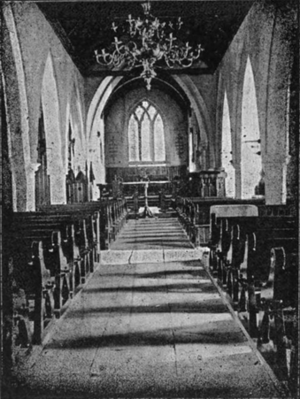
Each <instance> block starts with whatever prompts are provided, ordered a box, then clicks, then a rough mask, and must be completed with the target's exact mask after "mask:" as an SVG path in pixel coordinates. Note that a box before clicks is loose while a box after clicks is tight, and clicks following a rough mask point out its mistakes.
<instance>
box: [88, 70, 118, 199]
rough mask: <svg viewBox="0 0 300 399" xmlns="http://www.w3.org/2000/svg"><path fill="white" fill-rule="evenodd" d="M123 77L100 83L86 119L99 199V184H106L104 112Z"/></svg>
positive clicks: (95, 185) (89, 155) (94, 187)
mask: <svg viewBox="0 0 300 399" xmlns="http://www.w3.org/2000/svg"><path fill="white" fill-rule="evenodd" d="M121 79H122V78H121V77H111V76H108V77H106V78H105V79H103V81H102V82H101V83H100V85H99V87H98V89H97V90H96V93H95V94H94V97H93V99H92V101H91V104H90V106H89V109H88V112H87V118H86V137H87V149H88V154H87V160H88V165H91V164H92V165H93V174H94V176H95V182H94V184H93V190H92V197H93V199H97V198H98V197H99V190H98V188H97V184H101V183H105V179H106V173H105V148H104V146H105V144H104V143H105V140H104V122H103V118H102V112H103V109H104V107H105V105H106V102H107V100H108V98H109V96H110V94H111V93H112V92H113V90H114V88H115V87H116V86H117V84H118V83H119V81H120V80H121Z"/></svg>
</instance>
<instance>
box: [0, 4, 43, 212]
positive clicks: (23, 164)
mask: <svg viewBox="0 0 300 399" xmlns="http://www.w3.org/2000/svg"><path fill="white" fill-rule="evenodd" d="M2 10H3V15H4V21H3V25H4V26H3V40H4V43H5V46H4V53H3V59H2V63H3V64H2V65H3V72H4V73H3V76H4V79H3V83H4V84H3V86H4V96H5V101H6V105H7V110H8V114H7V133H8V151H9V157H10V161H11V164H10V166H11V172H12V196H13V210H14V211H34V210H35V184H34V174H35V171H36V168H37V166H38V165H37V164H36V163H34V162H31V158H30V141H29V116H28V115H29V113H28V100H27V92H26V81H25V72H24V65H23V59H22V52H21V48H20V42H19V38H18V33H17V28H16V24H15V20H14V15H13V12H12V9H11V5H10V4H5V6H4V7H3V8H2Z"/></svg>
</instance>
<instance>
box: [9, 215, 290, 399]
mask: <svg viewBox="0 0 300 399" xmlns="http://www.w3.org/2000/svg"><path fill="white" fill-rule="evenodd" d="M163 222H164V223H165V225H167V226H168V227H167V229H166V230H165V232H163V231H162V223H163ZM140 228H143V230H145V231H147V228H148V230H151V231H152V233H153V234H152V235H153V236H155V235H158V234H159V232H161V234H164V239H163V240H162V241H161V242H163V243H164V245H162V246H161V247H160V248H158V246H157V245H156V244H155V243H154V244H153V243H151V241H150V240H151V238H150V239H149V238H148V241H147V240H144V239H143V236H141V235H139V234H137V233H136V232H137V231H138V230H139V229H140ZM146 234H147V233H146ZM124 237H127V240H128V243H127V246H126V245H124ZM130 237H131V238H132V239H131V241H134V242H135V244H130ZM188 244H189V242H188V240H187V238H186V235H185V233H184V231H183V230H182V229H181V227H180V224H179V223H178V221H177V220H176V219H175V218H169V219H156V218H155V219H140V220H129V221H128V224H127V225H126V226H125V227H124V229H123V231H122V232H121V233H120V235H119V238H117V240H116V241H115V242H114V244H113V245H114V249H111V250H109V251H103V254H102V258H101V263H100V264H99V265H98V267H97V269H96V270H95V271H94V273H93V274H92V277H90V278H89V279H88V280H87V282H86V284H85V285H84V286H83V289H82V290H81V291H80V292H79V293H78V294H77V296H76V297H75V298H74V299H73V302H72V303H71V305H70V306H69V308H68V309H67V311H66V312H65V314H64V315H63V316H62V317H61V319H60V320H58V321H57V323H56V325H55V328H54V329H53V330H52V331H51V332H50V333H48V334H47V335H46V337H45V339H44V342H43V345H42V346H36V347H34V349H33V350H32V352H31V354H30V355H27V356H25V357H23V361H21V362H20V363H19V364H18V365H17V367H16V369H15V380H14V393H13V396H12V397H13V398H17V397H18V398H24V399H25V398H27V397H28V398H45V399H46V398H47V399H50V398H52V397H53V398H54V397H55V398H62V397H63V398H67V397H68V398H76V397H85V398H86V397H89V398H90V397H91V398H92V397H97V398H100V397H101V398H117V397H118V398H120V397H131V398H142V397H148V398H150V397H151V398H158V397H164V398H165V397H178V398H179V397H180V398H188V397H197V398H199V397H201V398H204V397H205V398H208V397H211V398H216V397H226V398H236V397H239V398H242V397H247V398H249V397H251V398H262V397H268V398H270V397H273V398H275V397H278V398H282V397H285V392H284V391H282V387H280V385H279V383H278V381H277V380H276V377H275V376H274V374H273V372H272V371H271V369H270V368H269V366H268V365H267V364H266V362H265V361H264V360H263V358H262V356H261V355H260V354H259V353H258V351H257V349H256V348H255V346H254V344H253V342H252V341H251V339H250V337H249V336H248V334H247V333H246V332H245V330H244V328H243V327H242V326H241V323H240V322H238V319H237V318H236V316H233V313H232V311H231V312H230V309H229V307H228V303H227V302H226V300H225V297H224V296H221V295H220V291H219V290H218V289H217V287H216V284H215V283H213V280H212V278H211V277H210V275H209V272H208V269H207V268H206V267H204V263H203V262H202V261H201V258H202V257H203V252H204V250H203V249H200V248H198V249H195V248H192V246H191V245H190V248H188Z"/></svg>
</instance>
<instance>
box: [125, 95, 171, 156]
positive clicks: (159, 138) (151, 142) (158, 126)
mask: <svg viewBox="0 0 300 399" xmlns="http://www.w3.org/2000/svg"><path fill="white" fill-rule="evenodd" d="M128 147H129V162H164V161H165V160H166V150H165V134H164V124H163V120H162V117H161V115H160V114H159V112H158V111H157V109H156V108H155V107H154V106H153V105H151V104H150V103H149V102H148V101H145V100H144V101H142V103H141V104H139V105H138V106H137V107H136V108H135V110H134V112H133V113H132V114H131V116H130V118H129V124H128Z"/></svg>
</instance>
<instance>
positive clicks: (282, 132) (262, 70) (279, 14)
mask: <svg viewBox="0 0 300 399" xmlns="http://www.w3.org/2000/svg"><path fill="white" fill-rule="evenodd" d="M296 10H297V4H296V2H293V1H287V2H284V4H283V3H282V4H278V3H277V4H276V5H274V4H266V3H258V2H257V3H254V5H253V7H252V8H251V10H250V12H249V14H248V15H247V17H246V19H245V20H244V22H243V24H242V25H241V27H240V29H239V31H238V33H237V35H236V36H235V38H234V40H233V41H232V43H231V45H230V47H229V49H228V51H227V53H226V54H225V56H224V58H223V60H222V62H221V65H220V66H219V68H218V70H217V72H216V76H217V79H218V93H217V114H216V136H217V137H216V143H221V132H222V109H223V100H224V92H225V90H226V92H227V96H228V105H229V112H230V122H231V129H232V142H233V165H234V167H235V170H236V193H237V196H238V197H240V195H241V173H240V170H241V168H240V165H241V128H242V127H241V120H242V96H243V82H244V74H245V67H246V62H247V59H248V57H249V58H250V62H251V65H252V68H253V73H254V81H255V88H256V94H257V99H256V100H257V108H258V118H259V129H260V138H261V152H262V154H261V156H262V165H263V169H264V171H265V184H266V195H265V196H266V202H267V203H268V204H280V203H282V202H285V200H286V198H285V192H286V187H285V176H284V173H285V170H286V162H287V159H286V154H287V131H288V130H287V129H288V127H287V93H288V86H289V82H290V75H291V67H292V56H293V52H295V48H293V34H294V33H295V30H296V26H297V14H296ZM216 154H217V155H218V158H217V165H219V166H221V159H220V156H219V154H220V149H218V148H217V152H216Z"/></svg>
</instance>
